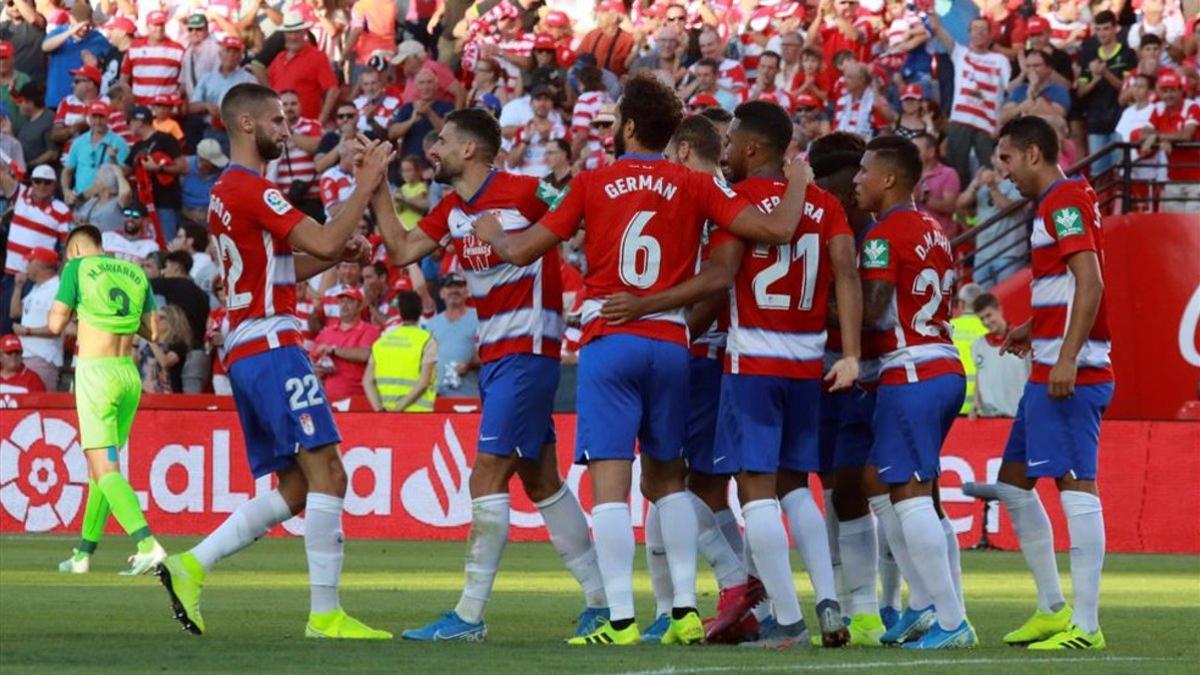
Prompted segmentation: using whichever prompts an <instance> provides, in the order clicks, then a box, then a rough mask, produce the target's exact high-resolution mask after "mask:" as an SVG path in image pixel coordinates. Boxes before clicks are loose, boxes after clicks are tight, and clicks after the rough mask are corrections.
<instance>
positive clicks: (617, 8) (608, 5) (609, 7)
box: [596, 0, 625, 14]
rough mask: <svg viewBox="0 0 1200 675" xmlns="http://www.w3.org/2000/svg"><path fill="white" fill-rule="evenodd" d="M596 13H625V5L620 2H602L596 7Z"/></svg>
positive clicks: (613, 0) (609, 0)
mask: <svg viewBox="0 0 1200 675" xmlns="http://www.w3.org/2000/svg"><path fill="white" fill-rule="evenodd" d="M596 11H597V12H616V13H617V14H624V13H625V3H623V2H621V0H603V1H602V2H601V3H600V4H598V5H596Z"/></svg>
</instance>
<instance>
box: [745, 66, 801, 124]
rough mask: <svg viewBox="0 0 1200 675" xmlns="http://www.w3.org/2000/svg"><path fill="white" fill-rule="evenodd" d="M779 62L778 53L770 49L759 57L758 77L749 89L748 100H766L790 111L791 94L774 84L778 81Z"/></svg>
mask: <svg viewBox="0 0 1200 675" xmlns="http://www.w3.org/2000/svg"><path fill="white" fill-rule="evenodd" d="M779 63H780V56H779V54H776V53H775V52H772V51H765V52H763V54H762V56H760V57H759V59H758V79H757V80H755V82H754V86H753V87H751V89H750V100H752V101H768V102H770V103H774V104H775V105H777V106H779V107H781V108H783V109H784V110H786V111H788V112H789V113H790V112H791V111H792V97H791V95H790V94H788V93H787V91H785V90H783V89H781V88H779V86H777V85H776V84H775V83H776V82H777V81H778V78H777V77H776V76H777V75H778V74H779Z"/></svg>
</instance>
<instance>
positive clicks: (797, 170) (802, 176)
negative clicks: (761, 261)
mask: <svg viewBox="0 0 1200 675" xmlns="http://www.w3.org/2000/svg"><path fill="white" fill-rule="evenodd" d="M783 173H784V176H786V177H787V180H788V186H787V190H785V191H784V193H783V201H781V202H780V203H779V206H777V207H775V210H773V211H771V213H769V214H768V213H763V212H762V211H761V210H759V208H758V207H757V206H748V207H746V208H744V209H742V211H741V213H739V214H738V215H737V218H734V220H733V222H732V223H730V225H729V231H730V232H732V233H733V234H734V235H736V236H738V237H740V238H742V239H745V240H747V241H755V242H760V243H763V244H786V243H788V242H789V241H791V240H792V236H793V235H795V234H796V228H797V227H798V226H799V225H800V218H801V217H802V216H803V215H804V199H805V193H806V192H808V186H809V185H811V184H812V182H813V171H812V167H811V166H809V165H808V162H807V161H806V160H804V159H803V158H799V157H797V158H796V159H794V160H792V161H791V162H788V163H787V164H785V165H784V166H783Z"/></svg>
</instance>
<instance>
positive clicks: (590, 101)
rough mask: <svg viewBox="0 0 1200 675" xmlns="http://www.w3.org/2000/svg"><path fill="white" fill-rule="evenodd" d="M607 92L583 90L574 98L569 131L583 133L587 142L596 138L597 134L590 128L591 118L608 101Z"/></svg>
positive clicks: (594, 116)
mask: <svg viewBox="0 0 1200 675" xmlns="http://www.w3.org/2000/svg"><path fill="white" fill-rule="evenodd" d="M610 101H611V99H610V98H609V97H608V92H605V91H585V92H583V93H582V94H580V95H579V98H577V99H575V107H574V108H573V109H572V110H571V133H572V134H574V135H576V136H578V135H579V134H584V135H586V136H587V139H588V142H589V143H590V142H592V141H593V140H597V139H598V138H599V135H598V134H597V133H595V132H594V131H593V130H592V120H593V119H595V118H596V113H598V112H600V108H601V107H603V106H604V104H605V103H608V102H610Z"/></svg>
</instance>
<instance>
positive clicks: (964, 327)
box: [950, 314, 988, 415]
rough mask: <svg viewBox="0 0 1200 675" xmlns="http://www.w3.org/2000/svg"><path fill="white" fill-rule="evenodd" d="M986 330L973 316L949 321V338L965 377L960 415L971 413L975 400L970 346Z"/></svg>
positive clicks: (957, 317) (964, 316)
mask: <svg viewBox="0 0 1200 675" xmlns="http://www.w3.org/2000/svg"><path fill="white" fill-rule="evenodd" d="M987 332H988V331H987V328H984V327H983V322H982V321H980V320H979V317H978V316H975V315H974V314H963V315H961V316H956V317H954V318H953V319H950V336H951V339H953V340H954V346H955V347H957V348H958V359H959V360H960V361H962V365H963V371H964V372H965V373H966V375H967V397H966V398H965V399H964V400H963V407H962V410H960V411H959V414H960V415H966V414H967V413H968V412H970V411H971V403H972V401H974V400H975V359H974V358H972V357H971V345H972V344H974V343H975V341H976V340H978V339H979V338H981V337H983V336H984V335H987Z"/></svg>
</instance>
